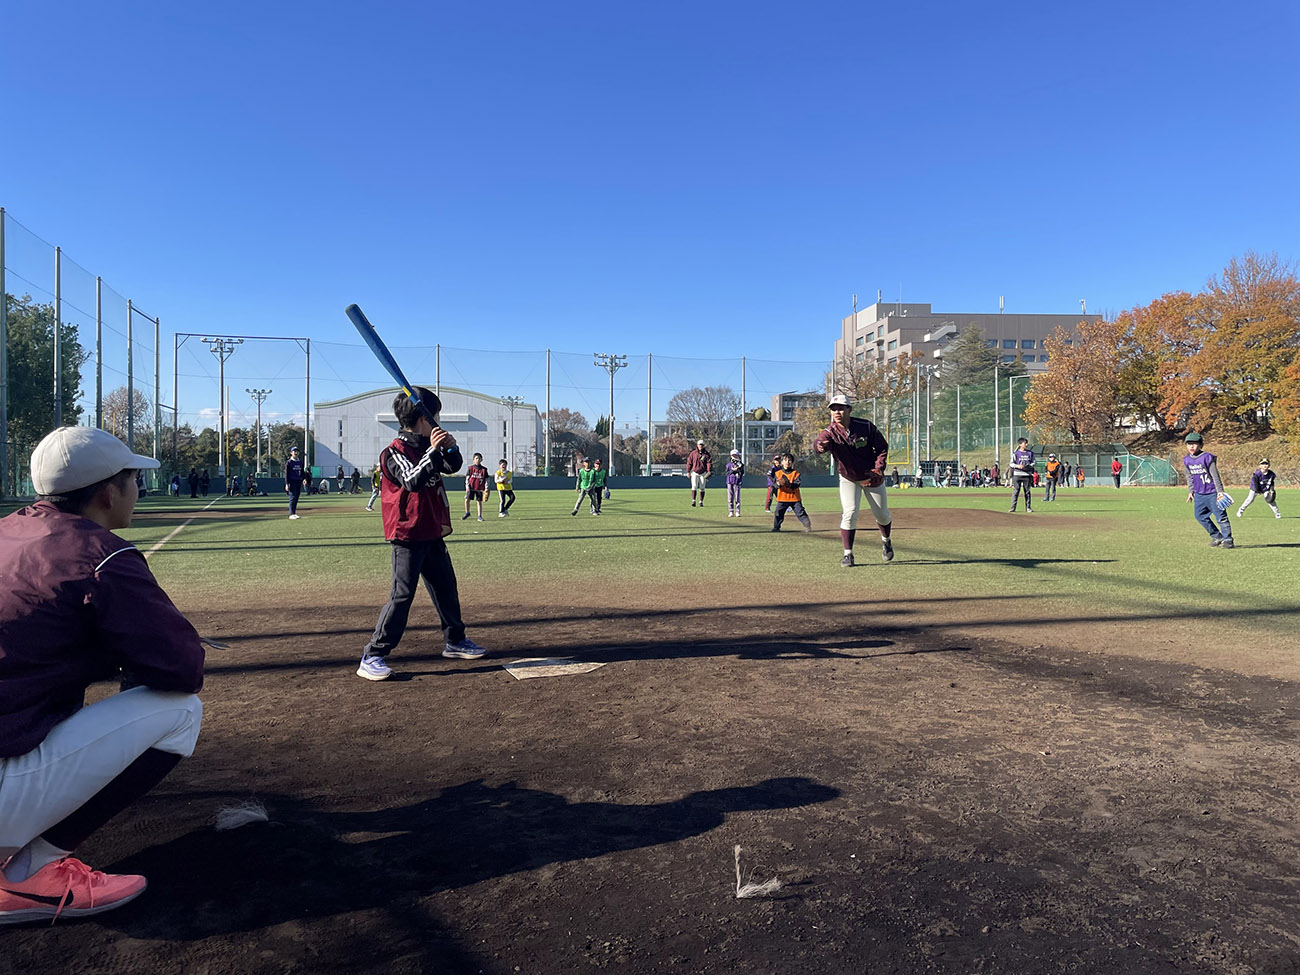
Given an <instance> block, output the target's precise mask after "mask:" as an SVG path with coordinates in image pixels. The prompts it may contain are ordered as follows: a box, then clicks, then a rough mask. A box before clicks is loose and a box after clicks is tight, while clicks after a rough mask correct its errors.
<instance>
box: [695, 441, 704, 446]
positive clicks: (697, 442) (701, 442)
mask: <svg viewBox="0 0 1300 975" xmlns="http://www.w3.org/2000/svg"><path fill="white" fill-rule="evenodd" d="M695 443H696V444H697V445H699V444H703V443H704V441H703V440H697V441H695Z"/></svg>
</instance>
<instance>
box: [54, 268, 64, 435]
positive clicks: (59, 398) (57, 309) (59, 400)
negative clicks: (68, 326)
mask: <svg viewBox="0 0 1300 975" xmlns="http://www.w3.org/2000/svg"><path fill="white" fill-rule="evenodd" d="M62 345H63V248H61V247H56V248H54V425H55V426H56V427H61V426H63V377H62V376H61V375H60V373H61V372H62V370H63V353H62V349H61V346H62Z"/></svg>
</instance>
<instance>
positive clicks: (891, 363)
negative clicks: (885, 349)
mask: <svg viewBox="0 0 1300 975" xmlns="http://www.w3.org/2000/svg"><path fill="white" fill-rule="evenodd" d="M897 361H898V356H894V357H893V358H892V359H890V360H889V364H890V365H891V366H892V365H893V364H894V363H896V362H897Z"/></svg>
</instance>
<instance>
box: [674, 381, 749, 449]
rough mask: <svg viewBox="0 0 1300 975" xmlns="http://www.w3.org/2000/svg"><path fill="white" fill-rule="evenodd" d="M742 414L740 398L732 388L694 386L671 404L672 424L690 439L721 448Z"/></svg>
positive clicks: (675, 398) (684, 391)
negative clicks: (704, 441)
mask: <svg viewBox="0 0 1300 975" xmlns="http://www.w3.org/2000/svg"><path fill="white" fill-rule="evenodd" d="M739 414H740V397H739V396H738V395H737V394H736V391H735V390H734V389H732V388H731V387H730V386H704V387H700V386H692V387H691V388H690V389H683V390H682V391H681V392H680V393H678V394H677V395H675V396H674V397H673V398H672V399H670V400H669V401H668V410H667V413H666V416H667V418H668V422H669V423H670V424H672V426H673V427H674V428H676V429H677V430H678V431H679V432H681V433H683V434H685V435H686V436H687V437H688V438H690V437H700V438H703V439H704V440H706V441H708V442H710V443H714V444H717V445H720V444H721V443H723V442H727V441H730V439H731V437H730V430H731V427H732V425H733V424H734V423H735V422H736V417H737V416H738V415H739Z"/></svg>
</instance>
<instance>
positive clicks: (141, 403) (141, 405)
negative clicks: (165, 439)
mask: <svg viewBox="0 0 1300 975" xmlns="http://www.w3.org/2000/svg"><path fill="white" fill-rule="evenodd" d="M129 402H130V407H129V408H128V406H127V403H128V397H127V394H126V387H125V386H118V387H117V389H115V390H113V391H112V392H109V393H105V394H104V423H103V427H104V429H105V430H107V431H108V432H109V433H111V434H113V435H114V436H115V437H120V438H121V439H122V440H125V439H126V431H127V429H128V425H129V423H130V424H134V426H135V430H136V432H137V433H140V432H142V431H144V430H145V429H148V430H149V431H150V436H151V437H152V435H153V434H152V430H153V418H152V417H151V416H150V413H151V406H150V403H149V400H148V398H147V397H146V396H145V395H144V393H142V392H140V390H138V389H136V390H133V391H132V395H131V396H130V398H129ZM128 421H129V423H128ZM150 442H151V443H152V440H151V441H150Z"/></svg>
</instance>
